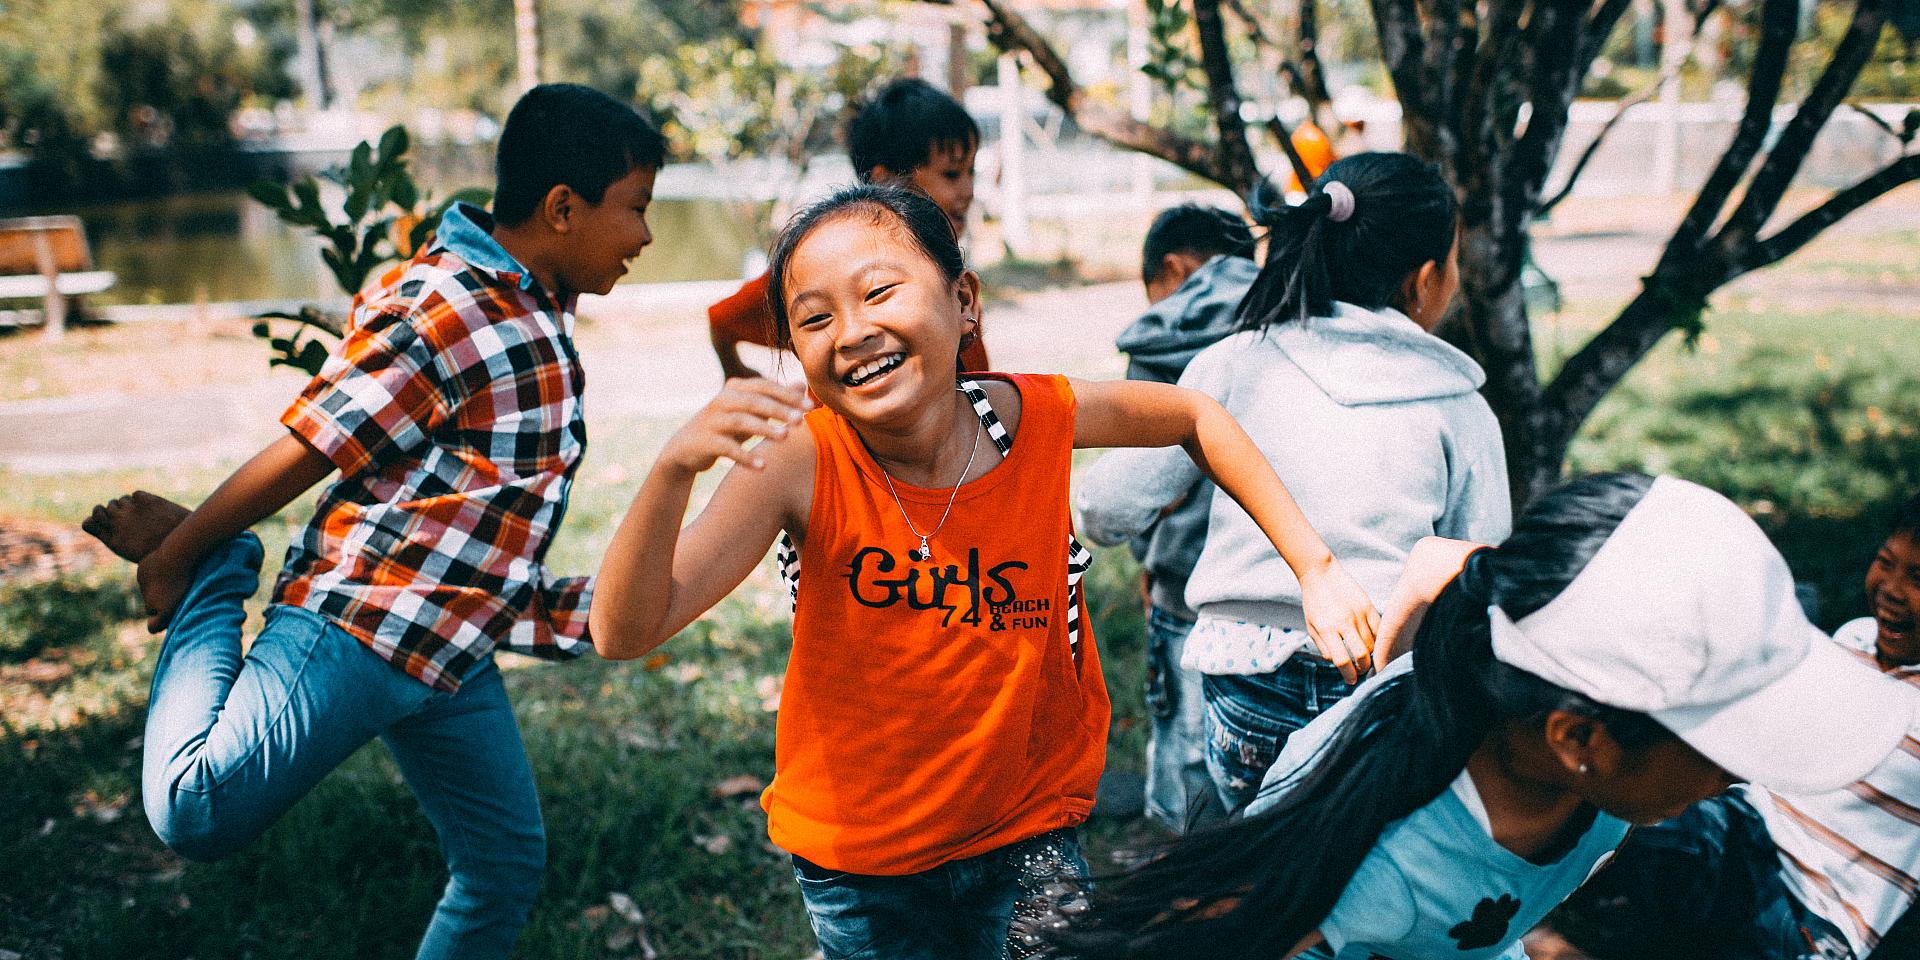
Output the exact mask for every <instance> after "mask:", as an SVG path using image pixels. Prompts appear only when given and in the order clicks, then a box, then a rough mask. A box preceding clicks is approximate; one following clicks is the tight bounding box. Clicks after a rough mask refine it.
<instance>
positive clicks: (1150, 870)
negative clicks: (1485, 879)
mask: <svg viewBox="0 0 1920 960" xmlns="http://www.w3.org/2000/svg"><path fill="white" fill-rule="evenodd" d="M1651 483H1652V480H1651V479H1650V478H1648V477H1645V476H1642V475H1638V474H1604V475H1600V476H1596V477H1589V478H1586V479H1583V480H1578V481H1575V482H1573V483H1569V484H1567V485H1565V486H1563V487H1561V488H1559V489H1558V490H1556V491H1554V492H1552V493H1550V494H1548V495H1546V496H1545V497H1543V498H1541V500H1540V501H1538V502H1537V503H1536V504H1535V506H1534V507H1533V508H1531V509H1530V510H1528V511H1527V513H1526V514H1524V515H1523V516H1522V517H1521V518H1520V521H1519V522H1518V523H1517V524H1516V525H1515V533H1514V535H1513V536H1512V537H1511V538H1509V539H1508V540H1507V542H1506V543H1505V544H1503V545H1502V546H1500V547H1499V548H1494V549H1487V550H1481V551H1479V552H1477V553H1475V554H1474V555H1473V556H1472V557H1471V558H1469V560H1468V562H1467V565H1466V568H1465V569H1463V570H1462V572H1461V574H1460V576H1458V577H1456V578H1454V580H1453V582H1452V583H1449V584H1448V585H1447V587H1446V588H1445V589H1444V590H1442V591H1441V593H1440V596H1439V597H1438V599H1436V600H1435V601H1434V604H1433V607H1432V608H1431V609H1430V610H1429V611H1428V612H1427V615H1426V619H1425V621H1424V622H1423V623H1422V625H1421V627H1420V632H1419V635H1418V638H1417V640H1416V642H1415V644H1414V647H1413V658H1414V659H1413V669H1412V670H1411V671H1410V672H1407V673H1403V674H1399V675H1397V676H1394V677H1391V678H1389V679H1387V680H1386V681H1384V682H1383V683H1381V684H1379V685H1378V686H1376V687H1374V688H1373V689H1372V690H1371V691H1370V692H1369V693H1367V694H1366V695H1365V698H1364V699H1362V700H1359V701H1358V702H1356V703H1354V704H1353V705H1352V707H1351V708H1350V709H1351V711H1352V712H1351V713H1349V714H1348V716H1347V717H1346V718H1345V720H1344V721H1343V722H1342V723H1341V724H1340V726H1339V727H1338V728H1337V729H1336V730H1335V731H1334V733H1333V735H1332V736H1331V737H1330V738H1329V739H1328V740H1327V741H1326V743H1325V744H1323V745H1322V746H1321V748H1320V749H1319V750H1318V751H1317V752H1316V753H1315V754H1314V755H1313V756H1312V757H1311V758H1309V759H1308V760H1307V761H1306V762H1305V763H1304V764H1303V765H1302V766H1301V767H1300V768H1299V769H1297V770H1295V771H1294V772H1293V773H1291V774H1290V775H1289V776H1288V777H1287V778H1286V779H1284V780H1281V781H1278V782H1274V783H1269V784H1268V785H1267V786H1265V787H1263V788H1262V800H1265V799H1266V798H1267V797H1268V796H1270V795H1272V794H1276V793H1277V795H1278V796H1277V798H1276V799H1274V801H1273V803H1272V805H1271V806H1270V807H1268V808H1267V809H1265V810H1263V811H1261V812H1260V813H1257V814H1253V815H1251V816H1248V817H1246V818H1244V819H1240V820H1234V821H1229V822H1227V823H1225V824H1221V825H1219V826H1215V827H1211V828H1207V829H1203V830H1201V831H1198V832H1196V833H1193V834H1191V835H1189V836H1187V837H1185V838H1183V839H1181V840H1179V841H1176V842H1174V843H1173V844H1171V845H1170V846H1169V847H1168V848H1167V849H1166V851H1165V853H1164V855H1162V856H1160V857H1159V858H1157V859H1154V860H1151V861H1149V862H1147V863H1146V864H1144V865H1142V866H1141V867H1139V868H1137V869H1135V870H1134V871H1132V872H1131V873H1128V874H1126V875H1124V876H1121V877H1118V878H1115V879H1113V880H1111V881H1108V882H1107V883H1105V884H1104V885H1103V886H1101V887H1100V888H1099V889H1097V890H1096V892H1095V893H1094V895H1093V898H1092V904H1091V907H1092V908H1091V910H1090V911H1089V912H1087V913H1085V914H1084V915H1082V916H1080V917H1078V918H1073V919H1070V920H1069V921H1068V924H1067V927H1066V929H1065V930H1063V931H1060V932H1058V933H1055V934H1053V935H1052V937H1053V939H1054V940H1055V942H1056V945H1057V946H1059V947H1060V948H1061V949H1062V952H1063V953H1065V954H1067V955H1070V956H1074V957H1082V958H1088V960H1102V958H1114V960H1118V958H1133V957H1161V956H1176V957H1185V956H1196V957H1208V958H1216V957H1218V958H1235V957H1248V958H1253V957H1260V958H1269V957H1275V956H1283V955H1285V954H1286V953H1287V952H1288V951H1290V950H1292V949H1293V947H1294V945H1295V944H1297V943H1299V942H1300V941H1301V940H1303V939H1305V938H1306V937H1307V936H1308V935H1309V934H1311V933H1312V932H1313V931H1314V930H1315V929H1317V928H1318V927H1319V925H1320V923H1321V922H1322V921H1323V920H1325V919H1326V917H1327V915H1328V914H1329V913H1331V912H1332V910H1333V907H1334V905H1335V904H1336V903H1338V902H1339V899H1340V896H1341V894H1342V893H1343V892H1344V891H1345V888H1346V886H1347V882H1348V881H1349V880H1351V879H1352V877H1353V875H1354V873H1355V872H1356V871H1357V870H1359V868H1360V864H1361V862H1362V861H1364V860H1365V859H1366V857H1367V855H1368V854H1369V853H1370V852H1372V850H1373V848H1374V845H1375V844H1376V843H1377V842H1378V841H1379V839H1380V835H1381V833H1382V832H1383V831H1384V830H1385V829H1386V827H1387V825H1388V824H1390V823H1392V822H1394V821H1396V820H1399V819H1401V818H1403V817H1406V816H1407V815H1409V814H1411V813H1413V812H1414V811H1415V810H1418V809H1420V808H1421V807H1423V806H1425V805H1427V804H1428V803H1430V802H1432V801H1433V799H1434V798H1435V797H1438V796H1439V795H1440V794H1441V792H1442V791H1444V790H1446V789H1447V787H1448V786H1449V785H1450V784H1451V783H1452V782H1453V780H1454V779H1455V778H1456V777H1458V776H1459V775H1460V771H1461V770H1463V769H1465V768H1466V764H1467V760H1468V758H1469V757H1471V756H1472V755H1473V752H1474V751H1475V750H1477V749H1479V747H1480V745H1481V743H1483V742H1484V741H1485V740H1486V738H1487V737H1488V736H1489V734H1491V733H1492V732H1493V731H1494V730H1495V729H1496V728H1497V727H1498V726H1499V725H1501V724H1504V723H1508V722H1511V721H1516V720H1530V719H1535V720H1537V719H1540V718H1544V717H1545V715H1546V714H1547V713H1548V712H1550V711H1553V710H1568V711H1572V712H1576V713H1580V714H1582V715H1585V716H1590V717H1593V718H1594V719H1596V720H1598V721H1599V722H1601V723H1603V724H1605V725H1606V726H1607V728H1608V731H1609V732H1610V733H1611V734H1612V735H1613V736H1614V737H1615V738H1616V739H1618V740H1620V741H1621V743H1622V744H1623V745H1627V746H1638V745H1642V744H1645V743H1651V742H1655V741H1658V740H1660V739H1662V738H1664V737H1668V736H1671V734H1669V733H1667V732H1666V731H1665V729H1664V728H1662V727H1660V726H1659V724H1658V723H1656V722H1655V721H1654V720H1653V719H1652V718H1650V717H1647V716H1646V715H1644V714H1637V713H1632V712H1629V711H1623V710H1619V709H1617V708H1613V707H1607V706H1604V705H1602V704H1599V703H1596V702H1594V701H1592V700H1590V699H1588V698H1586V697H1584V696H1581V695H1579V694H1576V693H1572V692H1570V691H1568V690H1565V689H1562V688H1560V687H1557V686H1554V685H1552V684H1550V683H1547V682H1546V681H1544V680H1541V679H1539V678H1538V677H1535V676H1533V675H1532V674H1529V673H1526V672H1524V671H1521V670H1518V669H1516V668H1513V667H1509V666H1507V665H1506V664H1504V663H1501V662H1500V661H1499V660H1497V659H1495V658H1494V656H1493V640H1492V630H1491V628H1490V626H1489V623H1488V608H1489V606H1491V605H1493V604H1498V605H1499V606H1500V607H1501V609H1502V610H1504V611H1506V612H1507V614H1508V615H1509V616H1513V617H1522V616H1525V615H1527V614H1529V613H1532V612H1533V611H1535V610H1538V609H1539V608H1540V607H1543V606H1545V605H1546V604H1547V603H1548V602H1549V601H1551V600H1552V599H1553V598H1554V597H1555V596H1557V595H1558V594H1559V593H1560V591H1561V590H1563V589H1565V588H1566V586H1567V584H1569V583H1571V582H1572V581H1573V578H1574V577H1575V576H1577V575H1578V574H1579V572H1580V570H1581V569H1582V568H1584V567H1585V565H1586V562H1587V561H1588V560H1589V559H1591V558H1592V556H1593V554H1594V553H1595V552H1596V551H1597V550H1598V549H1599V546H1600V544H1601V543H1604V542H1605V540H1606V538H1607V536H1608V535H1610V534H1611V533H1612V532H1613V530H1614V529H1615V528H1616V527H1618V526H1619V524H1620V521H1621V520H1622V519H1623V518H1624V517H1625V516H1626V514H1627V511H1628V510H1631V509H1632V508H1633V505H1634V504H1636V503H1638V502H1639V500H1640V497H1641V496H1643V495H1645V493H1646V490H1647V487H1648V486H1649V485H1651ZM1256 803H1258V801H1257V802H1256Z"/></svg>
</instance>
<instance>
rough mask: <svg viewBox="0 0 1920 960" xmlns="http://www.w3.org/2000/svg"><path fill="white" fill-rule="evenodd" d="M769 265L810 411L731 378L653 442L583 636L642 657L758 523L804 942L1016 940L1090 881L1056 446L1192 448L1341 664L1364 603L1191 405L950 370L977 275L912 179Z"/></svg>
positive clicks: (1069, 548)
mask: <svg viewBox="0 0 1920 960" xmlns="http://www.w3.org/2000/svg"><path fill="white" fill-rule="evenodd" d="M768 279H769V298H768V299H769V302H770V304H771V305H772V306H773V309H774V312H775V317H776V320H777V321H778V324H777V329H778V330H779V331H780V332H781V339H782V340H783V341H785V342H784V343H782V346H789V347H791V349H793V351H794V353H795V354H796V355H797V356H798V357H799V358H800V363H801V366H802V368H803V369H804V370H805V372H806V375H807V387H808V389H809V390H811V392H812V393H813V395H814V396H815V397H817V398H818V399H819V402H820V407H819V408H817V409H813V410H812V411H811V412H808V411H807V410H806V409H804V408H805V407H806V406H807V403H808V401H807V399H806V397H805V395H804V394H803V393H802V391H800V390H799V389H797V388H787V387H783V386H781V385H779V384H777V383H774V382H771V381H767V380H760V379H750V380H730V381H728V382H727V385H726V386H725V387H724V388H723V389H722V391H721V393H720V395H719V396H718V397H716V398H715V399H714V400H713V402H711V403H710V404H708V405H707V407H706V408H705V409H703V410H702V411H701V412H700V413H699V414H698V415H696V416H695V417H694V418H693V420H692V421H690V422H689V423H688V424H687V425H686V426H685V427H683V428H682V429H681V430H680V431H679V432H678V433H676V434H675V435H674V436H673V437H672V438H671V439H670V440H668V441H667V444H666V447H665V449H663V450H662V452H661V454H660V458H659V459H658V461H656V462H655V464H654V466H653V469H652V470H651V472H650V473H649V474H648V476H647V479H646V481H645V483H643V484H642V486H641V488H640V492H639V494H638V495H637V496H636V497H635V498H634V502H633V506H632V507H631V508H630V509H629V510H628V512H627V515H626V518H625V519H624V520H623V521H622V522H621V524H620V528H619V530H618V532H617V533H616V534H615V535H614V539H613V542H612V544H611V545H610V546H609V547H608V549H607V555H606V558H605V559H604V560H603V561H602V564H601V569H600V577H599V582H598V584H597V586H596V589H595V594H594V599H593V602H592V605H591V608H590V611H589V618H588V621H589V627H590V632H591V634H592V637H593V641H594V645H595V647H596V648H597V649H598V650H599V651H600V653H601V654H602V655H603V656H607V657H610V658H615V659H626V658H632V657H638V656H642V655H644V654H646V653H647V652H648V651H650V650H652V649H653V648H654V647H656V646H658V645H659V644H661V643H662V642H664V641H665V640H666V639H667V638H669V637H671V636H672V635H674V634H675V633H677V632H679V631H680V629H681V628H683V627H685V626H686V625H687V624H689V623H691V622H692V621H693V620H694V619H695V618H696V617H698V616H700V615H701V614H703V613H705V612H706V611H707V610H708V609H709V608H710V607H712V606H713V604H715V603H716V602H718V601H719V600H720V598H721V597H723V596H725V595H726V594H727V592H728V591H730V590H732V589H733V588H734V587H735V586H737V585H739V583H740V582H741V581H742V580H743V579H745V578H746V576H747V574H748V573H749V572H750V571H751V570H752V569H753V567H754V566H755V565H756V564H757V563H759V562H760V560H761V559H762V558H763V557H764V556H765V555H766V552H767V548H768V547H769V546H771V545H772V544H773V543H774V542H775V540H776V538H777V539H778V540H779V541H780V550H779V557H780V561H781V566H782V569H783V572H785V573H786V574H787V575H788V579H789V584H790V586H791V587H792V589H793V591H794V619H793V650H792V653H791V658H790V661H789V664H788V670H787V681H786V687H785V689H784V691H783V694H782V698H781V710H780V717H779V721H778V728H777V732H776V746H775V760H774V778H773V782H772V784H771V785H770V786H769V787H768V788H767V790H766V793H765V794H764V795H763V796H762V798H761V803H762V805H763V806H764V807H765V808H766V810H767V819H768V831H769V834H770V836H771V838H772V839H773V841H774V842H775V843H777V844H779V845H780V846H781V847H782V848H784V849H785V850H787V852H789V853H791V854H792V855H793V858H794V870H795V875H796V878H797V880H798V882H799V884H800V887H801V892H802V895H803V899H804V900H805V902H806V904H807V909H808V911H809V913H810V920H811V921H812V923H813V927H814V930H815V932H816V934H817V935H818V936H819V939H820V944H821V950H822V952H823V954H824V955H825V956H826V957H828V958H837V957H868V956H872V957H888V958H897V957H928V958H934V957H940V958H949V957H981V958H995V957H1000V956H1004V955H1007V953H1008V952H1011V953H1012V954H1013V955H1016V956H1017V955H1021V954H1022V953H1023V952H1024V946H1025V941H1024V940H1023V939H1022V937H1021V936H1020V935H1018V934H1017V933H1016V934H1012V935H1010V925H1012V924H1013V920H1014V917H1015V916H1016V915H1021V914H1022V913H1023V910H1024V909H1026V908H1025V907H1024V904H1026V903H1027V902H1028V900H1029V898H1030V897H1031V895H1032V894H1033V893H1034V892H1035V891H1036V888H1037V886H1039V885H1041V884H1043V883H1044V882H1045V881H1047V880H1051V879H1053V878H1054V877H1056V876H1059V875H1062V874H1073V875H1081V876H1084V874H1085V869H1086V867H1085V863H1084V861H1083V860H1081V859H1080V856H1079V852H1078V846H1077V842H1076V841H1075V839H1074V835H1073V831H1072V828H1073V827H1075V826H1077V825H1078V824H1079V823H1080V822H1082V821H1083V820H1085V819H1086V816H1087V812H1088V810H1089V809H1091V807H1092V804H1093V790H1094V784H1095V782H1096V781H1097V780H1098V779H1099V775H1100V768H1101V765H1102V761H1103V759H1104V754H1105V746H1106V732H1107V721H1108V713H1107V695H1106V690H1105V688H1104V686H1103V685H1102V682H1101V679H1100V677H1101V675H1100V667H1099V661H1098V654H1097V652H1096V650H1095V647H1094V644H1093V638H1092V630H1091V625H1090V624H1089V623H1088V622H1087V620H1086V610H1085V604H1084V602H1083V600H1082V598H1081V597H1080V591H1079V578H1080V575H1081V574H1082V573H1083V572H1084V571H1085V569H1086V564H1087V563H1088V561H1089V560H1090V559H1091V556H1090V555H1089V554H1087V553H1086V551H1085V550H1083V549H1081V548H1080V546H1079V544H1078V543H1076V542H1075V541H1074V539H1073V532H1072V530H1073V524H1072V518H1071V516H1070V515H1069V511H1068V507H1067V504H1068V502H1069V498H1068V480H1069V474H1070V469H1071V461H1072V453H1073V450H1074V449H1075V448H1077V447H1110V446H1168V445H1173V444H1180V445H1182V446H1184V447H1186V449H1187V450H1188V451H1189V452H1190V453H1191V454H1192V455H1193V457H1194V459H1195V460H1196V461H1197V462H1199V463H1200V464H1201V466H1202V468H1203V469H1205V470H1206V471H1207V472H1208V474H1209V475H1210V476H1211V477H1212V478H1213V479H1214V481H1215V482H1216V483H1218V484H1219V486H1220V488H1221V489H1222V490H1224V491H1226V492H1227V494H1228V495H1230V496H1232V497H1233V498H1234V499H1235V500H1236V501H1237V502H1239V503H1240V504H1241V505H1242V506H1244V507H1245V508H1246V509H1247V510H1248V512H1249V513H1250V514H1251V515H1252V516H1253V518H1254V519H1255V520H1256V521H1257V522H1258V523H1259V525H1260V527H1261V529H1262V530H1264V531H1265V532H1266V533H1267V534H1268V536H1269V537H1270V538H1271V539H1272V540H1273V543H1274V546H1275V547H1276V548H1277V549H1278V550H1279V552H1280V554H1281V556H1282V557H1283V558H1285V559H1286V561H1287V563H1288V564H1289V565H1290V566H1291V567H1292V568H1293V569H1294V570H1295V571H1296V572H1297V573H1298V574H1299V576H1300V578H1301V582H1302V584H1303V586H1304V587H1305V591H1306V603H1305V606H1306V610H1307V618H1308V624H1309V628H1310V630H1311V631H1312V632H1314V633H1315V635H1316V636H1317V637H1324V638H1326V640H1325V642H1328V643H1337V644H1340V645H1342V646H1344V647H1345V648H1346V649H1348V650H1349V651H1351V652H1352V653H1353V654H1354V656H1355V659H1356V660H1358V661H1360V662H1363V663H1364V662H1366V655H1367V651H1368V650H1369V649H1370V648H1371V645H1372V640H1373V628H1374V626H1375V623H1376V621H1377V615H1376V614H1375V613H1374V611H1373V608H1372V607H1371V605H1370V604H1369V603H1368V601H1367V598H1366V595H1365V594H1364V593H1363V592H1361V590H1360V589H1359V587H1358V586H1357V585H1356V584H1355V583H1354V582H1353V581H1352V579H1351V578H1349V577H1348V576H1347V575H1346V574H1345V572H1344V571H1342V570H1341V569H1340V566H1339V564H1338V563H1337V562H1336V561H1335V560H1334V558H1333V556H1332V555H1331V554H1330V553H1329V552H1328V550H1327V547H1326V545H1325V543H1323V542H1322V541H1321V539H1320V537H1319V535H1318V534H1316V533H1315V532H1314V531H1313V528H1312V527H1311V526H1309V525H1308V523H1307V519H1306V518H1305V517H1304V516H1302V515H1301V513H1300V510H1299V508H1298V507H1297V506H1295V505H1294V502H1293V500H1292V498H1291V497H1289V496H1288V494H1287V491H1286V488H1285V487H1284V486H1282V485H1281V482H1280V478H1279V477H1277V476H1276V475H1275V474H1274V473H1273V470H1272V468H1271V467H1269V466H1268V464H1267V460H1266V458H1265V457H1264V456H1262V455H1261V453H1260V451H1259V450H1258V449H1257V448H1255V447H1254V445H1253V443H1252V441H1251V440H1249V439H1248V438H1247V435H1246V434H1245V432H1243V431H1242V430H1241V429H1240V427H1239V425H1238V424H1236V423H1234V421H1233V419H1232V418H1231V417H1229V416H1228V415H1227V414H1226V411H1225V410H1223V409H1222V408H1221V407H1220V405H1219V404H1217V403H1215V402H1214V401H1212V400H1210V399H1208V398H1206V397H1205V396H1203V395H1201V394H1199V393H1196V392H1193V391H1189V390H1184V389H1181V388H1179V387H1175V386H1169V385H1166V384H1158V383H1147V382H1140V381H1113V382H1101V383H1093V382H1086V381H1080V380H1072V379H1069V378H1066V377H1059V376H1035V375H1024V374H980V375H977V376H972V377H969V378H968V379H962V380H960V381H958V382H956V380H955V379H954V373H953V371H954V361H955V357H956V356H957V355H958V354H959V352H960V350H961V349H962V347H963V346H964V345H965V344H966V343H967V342H968V339H969V338H970V337H971V336H972V335H973V334H974V332H975V331H976V330H977V328H978V325H979V317H978V314H979V278H978V277H976V276H975V275H974V274H973V272H972V271H970V270H967V269H965V265H964V263H963V261H962V259H961V255H960V251H959V249H958V247H957V246H956V245H955V243H954V241H953V235H952V231H951V230H950V229H949V228H948V226H947V224H946V220H945V216H944V215H943V214H942V213H941V212H940V209H939V208H938V207H937V206H935V205H934V204H933V203H932V202H931V201H929V200H927V199H926V198H925V197H922V196H919V195H917V194H914V193H910V192H907V191H904V190H900V189H897V188H891V187H877V186H858V187H850V188H847V189H845V190H842V191H840V192H839V193H837V194H835V195H833V196H832V197H829V198H828V199H826V200H824V201H821V202H820V203H818V204H816V205H815V206H813V207H810V208H808V209H807V210H805V211H802V212H801V213H800V214H799V215H797V216H796V217H795V218H794V219H793V220H792V221H791V222H790V223H789V224H788V225H787V227H786V229H785V230H784V231H783V232H782V234H781V236H780V239H779V240H778V242H777V243H776V244H775V246H774V252H773V264H772V270H771V272H770V274H769V278H768ZM756 440H758V441H759V442H755V441H756ZM721 459H728V460H732V461H734V462H735V463H736V464H737V465H738V466H740V467H742V468H743V469H736V470H731V471H729V472H728V474H727V475H726V477H724V478H723V479H722V480H721V482H720V485H719V487H718V488H717V489H716V490H715V491H714V494H713V498H712V499H711V500H710V501H709V502H708V504H707V506H706V507H705V509H703V510H702V511H701V512H700V514H699V515H698V516H697V517H695V518H694V520H693V521H692V522H691V523H688V524H687V525H686V526H685V528H684V529H682V527H681V521H682V519H683V517H684V516H685V514H686V511H687V506H688V500H689V497H690V495H691V492H692V486H693V480H694V478H695V476H696V475H698V474H699V473H700V472H702V471H704V470H707V469H710V468H712V467H713V466H714V465H715V464H716V463H718V462H719V461H720V460H721ZM1010 936H1011V939H1010ZM1035 942H1037V941H1035Z"/></svg>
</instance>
